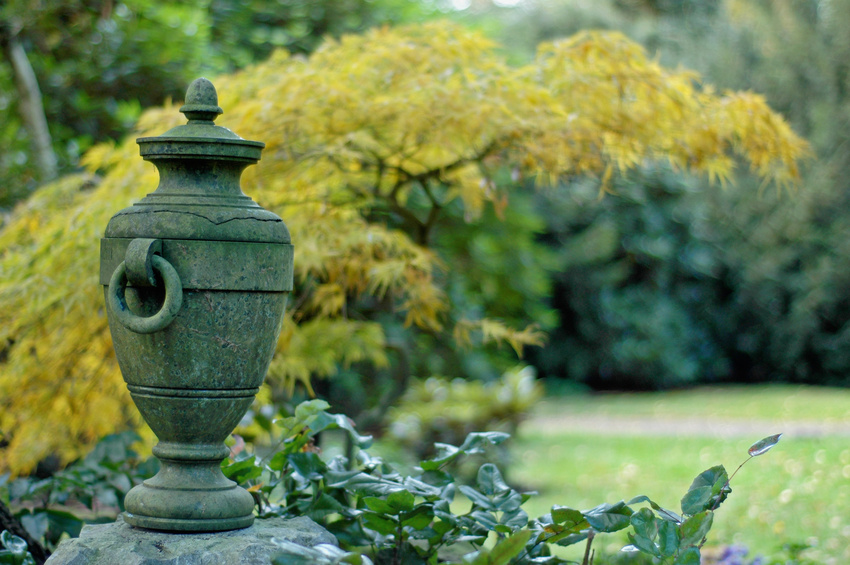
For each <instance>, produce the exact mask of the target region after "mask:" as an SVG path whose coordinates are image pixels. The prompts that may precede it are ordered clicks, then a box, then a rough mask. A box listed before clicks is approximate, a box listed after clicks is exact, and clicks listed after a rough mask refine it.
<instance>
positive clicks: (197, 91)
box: [180, 77, 224, 123]
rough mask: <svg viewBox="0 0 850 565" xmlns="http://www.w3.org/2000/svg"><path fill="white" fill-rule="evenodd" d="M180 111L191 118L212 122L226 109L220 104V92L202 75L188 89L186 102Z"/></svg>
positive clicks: (190, 121) (192, 120)
mask: <svg viewBox="0 0 850 565" xmlns="http://www.w3.org/2000/svg"><path fill="white" fill-rule="evenodd" d="M180 111H181V112H183V115H184V116H186V118H187V119H188V120H189V123H192V122H194V121H201V122H210V123H212V122H213V121H215V119H216V118H217V117H218V115H219V114H223V113H224V111H223V110H222V109H221V107H220V106H219V105H218V93H216V91H215V86H214V85H213V83H212V82H210V81H209V80H207V79H205V78H203V77H201V78H197V79H195V80H193V81H192V84H190V85H189V88H187V89H186V103H185V104H184V105H183V106H181V107H180Z"/></svg>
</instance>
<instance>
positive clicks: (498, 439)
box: [419, 432, 511, 471]
mask: <svg viewBox="0 0 850 565" xmlns="http://www.w3.org/2000/svg"><path fill="white" fill-rule="evenodd" d="M509 437H511V435H510V434H506V433H504V432H472V433H471V434H469V435H467V436H466V439H465V440H464V441H463V443H462V444H461V445H460V447H455V446H454V445H450V444H447V443H435V444H434V447H436V448H437V450H438V454H439V455H438V456H437V457H435V458H433V459H428V460H426V461H421V462H420V463H419V466H420V467H421V468H422V470H423V471H434V470H437V469H439V468H440V467H442V466H444V465H446V464H448V463H449V462H451V461H453V460H455V459H456V458H458V457H459V456H461V455H474V454H477V453H482V452H483V447H484V446H485V445H488V444H490V445H498V444H500V443H502V442H503V441H505V440H506V439H508V438H509Z"/></svg>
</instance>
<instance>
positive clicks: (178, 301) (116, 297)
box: [107, 255, 183, 334]
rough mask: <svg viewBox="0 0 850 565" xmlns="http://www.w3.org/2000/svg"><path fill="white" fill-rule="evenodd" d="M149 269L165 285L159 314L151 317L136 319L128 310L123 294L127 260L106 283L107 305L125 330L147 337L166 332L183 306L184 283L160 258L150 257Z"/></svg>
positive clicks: (125, 282)
mask: <svg viewBox="0 0 850 565" xmlns="http://www.w3.org/2000/svg"><path fill="white" fill-rule="evenodd" d="M150 261H151V267H152V268H153V269H154V270H156V271H158V272H159V274H160V276H161V277H162V280H163V282H164V283H165V299H164V300H163V303H162V307H161V308H160V309H159V312H157V313H156V314H154V315H153V316H149V317H144V316H137V315H136V314H134V313H133V312H132V311H130V308H129V306H127V300H126V298H125V296H124V293H125V291H126V289H127V268H126V261H122V262H121V264H120V265H118V267H116V268H115V272H114V273H112V278H111V279H110V280H109V290H108V292H107V303H108V304H109V308H110V310H112V313H113V315H114V316H115V318H116V319H117V320H118V321H119V322H121V324H123V325H124V326H125V327H126V328H127V329H128V330H130V331H131V332H135V333H137V334H150V333H154V332H158V331H160V330H163V329H165V328H166V327H168V325H169V324H170V323H171V322H172V321H174V318H176V317H177V313H178V312H179V311H180V307H181V306H182V305H183V284H182V282H181V281H180V275H178V274H177V271H176V270H175V269H174V267H173V266H172V265H171V263H169V262H168V261H166V260H165V259H163V258H162V257H161V256H159V255H152V256H151V257H150Z"/></svg>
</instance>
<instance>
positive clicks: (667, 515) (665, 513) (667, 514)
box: [626, 494, 683, 524]
mask: <svg viewBox="0 0 850 565" xmlns="http://www.w3.org/2000/svg"><path fill="white" fill-rule="evenodd" d="M641 502H646V503H648V504H649V506H650V507H651V508H652V509H653V510H655V511H656V512H658V515H659V516H661V518H663V519H665V520H670V521H673V522H676V523H677V524H681V523H682V521H683V519H682V517H681V516H679V515H678V514H676V513H675V512H673V511H672V510H668V509H667V508H662V507H661V506H660V505H659V504H658V503H656V502H655V501H653V500H652V499H651V498H649V497H648V496H646V495H644V494H642V495H640V496H636V497H634V498H633V499H631V500H630V501H628V502H627V503H626V504H627V505H629V506H631V505H633V504H640V503H641Z"/></svg>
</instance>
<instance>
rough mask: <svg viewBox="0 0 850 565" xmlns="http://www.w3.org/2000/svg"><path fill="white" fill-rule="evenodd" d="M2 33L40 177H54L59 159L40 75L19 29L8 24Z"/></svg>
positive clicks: (43, 180)
mask: <svg viewBox="0 0 850 565" xmlns="http://www.w3.org/2000/svg"><path fill="white" fill-rule="evenodd" d="M0 33H2V35H3V36H4V37H2V40H0V43H2V47H3V54H4V55H5V57H6V60H8V61H9V64H10V65H11V67H12V74H13V75H14V76H15V85H16V87H17V90H18V97H19V101H18V104H19V108H20V114H21V121H22V122H23V125H24V128H25V129H26V130H27V133H29V137H30V143H31V145H32V152H33V155H34V157H35V159H36V162H37V163H38V169H39V171H40V175H39V180H41V181H42V182H46V181H50V180H53V179H54V178H56V174H57V168H58V167H57V160H56V154H55V153H54V152H53V140H52V139H51V137H50V130H49V129H48V127H47V118H46V117H45V115H44V104H43V102H42V99H41V90H40V89H39V87H38V79H36V76H35V72H34V71H33V68H32V65H31V64H30V62H29V59H28V58H27V53H26V51H25V50H24V47H23V45H21V42H20V41H19V40H18V36H17V33H16V32H14V31H13V30H10V29H9V28H8V27H7V26H3V27H2V28H0Z"/></svg>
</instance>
